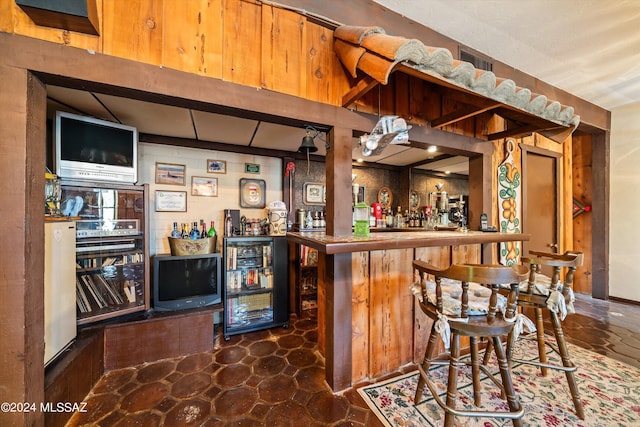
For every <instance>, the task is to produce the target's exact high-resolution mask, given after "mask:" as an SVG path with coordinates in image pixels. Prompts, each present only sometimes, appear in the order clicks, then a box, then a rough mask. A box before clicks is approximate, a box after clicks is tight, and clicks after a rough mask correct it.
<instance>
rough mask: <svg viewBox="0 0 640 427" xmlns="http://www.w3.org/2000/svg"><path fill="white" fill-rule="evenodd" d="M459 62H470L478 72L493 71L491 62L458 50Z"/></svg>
mask: <svg viewBox="0 0 640 427" xmlns="http://www.w3.org/2000/svg"><path fill="white" fill-rule="evenodd" d="M460 60H461V61H465V62H470V63H471V64H472V65H473V66H474V67H476V69H478V70H485V71H493V62H491V61H489V60H488V59H485V58H481V57H480V56H478V55H476V54H474V53H471V52H469V51H466V50H462V49H460Z"/></svg>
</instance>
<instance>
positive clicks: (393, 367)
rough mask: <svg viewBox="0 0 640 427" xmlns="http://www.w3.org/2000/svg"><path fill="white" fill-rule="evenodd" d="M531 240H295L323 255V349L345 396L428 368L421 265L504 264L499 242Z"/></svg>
mask: <svg viewBox="0 0 640 427" xmlns="http://www.w3.org/2000/svg"><path fill="white" fill-rule="evenodd" d="M412 231H413V230H412ZM529 237H530V236H529V235H527V234H510V233H509V234H507V233H495V232H493V233H492V232H487V233H484V232H480V231H467V232H462V231H431V230H418V231H413V232H407V231H405V230H402V231H388V230H385V231H380V232H372V233H371V234H370V236H369V237H354V236H353V235H346V236H330V235H327V234H326V233H324V232H322V231H297V232H289V233H287V240H288V241H289V242H290V244H291V245H294V244H299V245H305V246H308V247H311V248H315V249H317V250H318V252H319V257H318V348H319V350H320V352H321V353H322V354H323V355H324V357H325V366H326V369H325V373H326V374H325V375H326V377H325V378H326V381H327V383H328V384H329V386H330V387H331V388H332V389H333V390H334V391H341V390H344V389H346V388H348V387H351V386H352V385H356V384H358V383H360V382H362V381H370V380H375V379H378V378H381V377H384V376H386V375H388V374H390V373H393V372H398V371H399V369H400V368H402V367H403V366H405V365H409V364H414V363H419V362H420V361H421V359H422V357H423V355H424V349H425V346H426V343H427V340H428V335H429V331H430V329H431V323H430V322H431V320H430V319H429V318H428V317H427V316H425V315H424V314H423V313H422V312H421V311H420V310H419V309H417V310H416V306H415V305H414V297H413V295H412V294H411V291H410V287H411V284H412V283H413V280H414V273H413V266H412V263H413V260H415V259H421V260H424V261H427V262H429V263H431V264H434V265H436V266H441V267H446V266H448V265H451V264H455V263H465V262H466V263H482V262H484V263H491V262H495V261H496V260H497V259H498V248H497V246H498V245H497V243H498V242H518V241H523V240H529ZM295 285H297V284H292V286H295Z"/></svg>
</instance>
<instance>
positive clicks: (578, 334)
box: [67, 295, 640, 427]
mask: <svg viewBox="0 0 640 427" xmlns="http://www.w3.org/2000/svg"><path fill="white" fill-rule="evenodd" d="M576 311H577V312H578V314H575V315H572V316H568V317H567V319H566V320H565V322H564V324H563V325H564V331H565V335H566V336H567V339H568V340H569V341H570V342H572V343H574V344H577V345H579V346H582V347H585V348H588V349H591V350H592V351H595V352H598V353H601V354H605V355H607V356H610V357H612V358H614V359H618V360H621V361H623V362H626V363H628V364H631V365H634V366H638V367H640V362H639V360H640V334H639V332H640V306H635V305H627V304H621V303H615V302H606V301H599V300H593V299H591V298H589V297H586V296H580V295H579V296H578V298H577V301H576ZM548 330H549V331H550V328H549V329H548ZM316 343H317V325H316V321H315V318H313V317H312V316H310V317H305V318H301V319H292V321H291V323H290V327H289V328H288V329H283V328H274V329H270V330H266V331H259V332H252V333H248V334H244V335H239V336H232V337H231V339H230V340H229V341H226V342H225V341H224V340H223V339H220V338H219V339H218V341H217V342H216V346H215V349H214V350H213V351H212V352H210V353H199V354H194V355H190V356H185V357H181V358H176V359H168V360H161V361H158V362H154V363H148V364H145V365H141V366H136V367H132V368H126V369H119V370H115V371H111V372H107V373H105V375H104V376H103V377H102V379H101V380H100V381H99V382H98V384H96V386H95V387H94V388H93V390H92V391H91V393H90V394H89V395H88V396H87V397H86V399H85V401H86V402H87V406H86V409H87V411H86V412H84V413H76V414H74V415H73V417H72V418H71V420H70V421H69V423H68V424H67V426H87V425H91V426H95V425H100V426H148V427H151V426H246V427H251V426H305V427H315V426H340V427H342V426H381V425H382V424H381V423H380V422H379V421H378V419H377V418H376V417H375V415H373V413H372V412H371V411H369V410H368V409H367V407H366V405H365V403H364V401H363V400H362V399H361V398H360V396H359V395H358V393H357V392H356V391H355V389H349V390H347V391H345V392H343V393H338V394H334V393H332V392H331V390H330V389H329V387H328V386H327V384H326V383H325V381H324V360H323V358H322V357H321V355H320V354H319V352H318V350H317V345H316ZM409 368H411V367H409ZM409 368H408V369H409Z"/></svg>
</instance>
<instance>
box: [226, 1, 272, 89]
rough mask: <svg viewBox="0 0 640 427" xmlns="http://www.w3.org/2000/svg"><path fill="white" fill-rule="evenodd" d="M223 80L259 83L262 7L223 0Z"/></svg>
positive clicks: (256, 84) (259, 84)
mask: <svg viewBox="0 0 640 427" xmlns="http://www.w3.org/2000/svg"><path fill="white" fill-rule="evenodd" d="M223 1H224V2H225V3H224V4H225V7H224V36H223V50H222V67H223V69H222V78H223V80H226V81H230V82H233V83H238V84H241V85H246V86H252V87H261V86H262V82H261V80H260V79H261V76H262V74H261V73H262V70H261V66H262V7H261V6H260V3H256V2H254V1H247V0H223Z"/></svg>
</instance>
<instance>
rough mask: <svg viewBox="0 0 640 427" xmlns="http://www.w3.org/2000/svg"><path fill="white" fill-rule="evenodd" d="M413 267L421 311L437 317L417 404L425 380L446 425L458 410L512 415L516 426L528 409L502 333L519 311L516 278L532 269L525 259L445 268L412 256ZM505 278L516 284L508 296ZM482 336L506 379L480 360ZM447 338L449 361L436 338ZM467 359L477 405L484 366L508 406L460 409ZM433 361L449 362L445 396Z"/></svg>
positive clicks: (479, 414)
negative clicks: (464, 354) (463, 349)
mask: <svg viewBox="0 0 640 427" xmlns="http://www.w3.org/2000/svg"><path fill="white" fill-rule="evenodd" d="M413 267H414V269H415V270H416V271H417V273H418V275H419V283H417V284H416V285H414V287H413V288H412V291H413V293H414V294H415V295H416V297H417V299H418V301H419V302H420V308H421V309H422V311H423V312H424V313H425V314H426V315H427V316H429V317H430V318H431V319H432V320H433V326H432V328H431V335H430V336H429V341H428V343H427V349H426V351H425V356H424V360H423V362H422V364H420V365H419V366H418V368H419V370H420V378H419V380H418V387H417V389H416V394H415V397H414V404H418V403H420V399H421V398H422V393H423V388H424V386H425V384H426V386H427V387H428V388H429V391H430V392H431V394H432V395H433V398H434V400H435V401H436V402H437V404H438V405H439V406H440V407H441V408H442V409H443V410H444V411H445V418H444V425H445V426H447V427H449V426H452V425H453V422H454V416H464V417H496V418H509V419H512V421H513V425H514V426H517V427H518V426H521V425H522V424H521V420H520V418H522V415H523V414H524V410H523V408H522V405H521V404H520V402H519V401H518V398H517V396H516V394H515V390H514V387H513V382H512V380H511V371H510V367H509V363H508V361H507V356H506V354H505V351H504V349H503V347H502V343H501V341H500V336H504V335H508V334H509V333H510V332H511V330H512V329H513V326H514V322H513V320H515V316H516V311H517V305H516V301H517V291H518V284H519V283H520V282H521V281H523V280H525V279H526V277H527V275H528V273H529V269H528V268H527V267H526V266H523V265H516V266H513V267H504V266H501V265H471V264H458V265H452V266H451V267H448V268H444V269H442V268H438V267H435V266H433V265H430V264H427V263H425V262H423V261H414V262H413ZM429 275H432V276H434V278H435V279H434V281H429V280H428V277H429ZM501 283H511V284H512V286H511V292H510V294H509V295H508V297H507V298H505V297H504V296H502V295H500V294H499V292H498V291H499V286H500V285H499V284H501ZM479 284H482V285H485V286H481V285H479ZM502 313H505V314H504V315H503V314H502ZM449 334H450V335H449ZM461 336H468V337H469V341H470V350H471V359H470V361H469V362H465V361H462V360H461V359H460V337H461ZM478 337H487V338H490V339H491V340H492V342H493V346H494V348H495V351H496V356H497V359H498V366H499V369H500V376H501V379H502V381H498V380H497V379H496V378H495V377H494V376H493V375H492V374H491V372H490V371H489V370H488V369H487V368H486V367H485V366H484V365H482V364H481V363H480V362H481V360H480V356H479V354H478ZM449 338H450V344H451V345H450V347H451V350H450V352H449V353H448V354H449V357H448V361H447V360H445V361H442V360H435V358H436V355H435V350H436V342H437V340H438V339H442V340H443V342H444V344H445V348H448V347H449V345H448V343H447V341H448V340H449ZM463 364H467V365H470V366H471V376H472V382H473V395H474V404H475V406H480V404H481V402H480V379H481V377H480V371H481V370H482V371H483V372H484V373H485V374H486V375H487V376H488V377H489V378H490V379H491V380H492V381H493V382H494V383H495V384H496V385H497V386H498V387H499V388H500V389H501V393H502V396H503V397H505V399H506V401H507V404H508V406H509V411H502V412H498V411H490V410H461V409H456V395H457V375H458V370H459V368H460V367H461V365H463ZM431 365H448V366H449V372H448V379H447V397H446V402H445V401H443V399H441V398H440V397H439V396H438V393H437V390H436V387H435V385H434V383H433V381H431V380H430V379H429V375H428V374H429V367H430V366H431Z"/></svg>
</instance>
